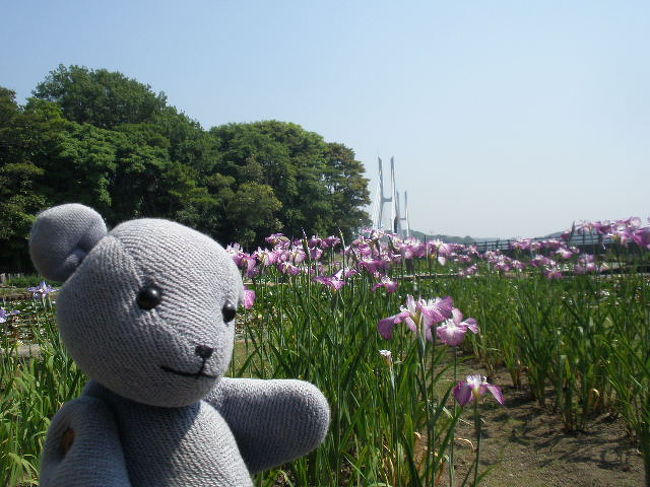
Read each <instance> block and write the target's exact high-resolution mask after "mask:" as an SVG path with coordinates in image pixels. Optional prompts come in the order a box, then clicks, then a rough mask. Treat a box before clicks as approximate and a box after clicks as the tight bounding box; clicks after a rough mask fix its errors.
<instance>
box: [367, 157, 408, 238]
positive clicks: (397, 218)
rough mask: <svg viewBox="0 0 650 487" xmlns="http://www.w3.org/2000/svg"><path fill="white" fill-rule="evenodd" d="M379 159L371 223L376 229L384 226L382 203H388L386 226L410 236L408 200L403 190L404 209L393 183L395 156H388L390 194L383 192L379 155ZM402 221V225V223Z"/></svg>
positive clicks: (395, 231) (381, 165)
mask: <svg viewBox="0 0 650 487" xmlns="http://www.w3.org/2000/svg"><path fill="white" fill-rule="evenodd" d="M377 160H378V161H379V181H378V182H377V191H376V193H375V202H374V205H373V212H372V216H373V218H372V223H373V227H374V228H376V229H383V228H384V204H386V203H390V204H391V205H390V209H391V211H390V225H389V226H388V228H389V229H390V230H391V231H392V232H394V233H397V234H399V235H402V236H404V235H405V236H407V237H408V236H410V233H411V228H410V225H409V221H408V200H407V194H406V191H405V192H404V211H403V213H402V209H401V206H400V201H399V192H398V191H397V185H396V183H395V158H394V157H391V158H390V195H387V194H386V193H385V192H384V170H383V164H382V160H381V157H378V158H377ZM402 222H404V226H403V225H402Z"/></svg>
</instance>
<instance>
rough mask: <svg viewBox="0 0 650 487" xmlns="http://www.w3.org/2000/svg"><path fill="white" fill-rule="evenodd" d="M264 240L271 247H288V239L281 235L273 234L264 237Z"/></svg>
mask: <svg viewBox="0 0 650 487" xmlns="http://www.w3.org/2000/svg"><path fill="white" fill-rule="evenodd" d="M264 240H266V242H267V243H270V244H271V245H273V246H274V247H275V246H279V247H283V248H284V247H285V246H288V245H289V238H288V237H286V236H285V235H284V234H283V233H273V234H271V235H269V236H268V237H266V238H265V239H264Z"/></svg>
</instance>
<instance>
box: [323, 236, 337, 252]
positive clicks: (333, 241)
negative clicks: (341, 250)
mask: <svg viewBox="0 0 650 487" xmlns="http://www.w3.org/2000/svg"><path fill="white" fill-rule="evenodd" d="M340 243H341V239H340V238H339V237H335V236H333V235H330V236H329V237H326V238H324V239H323V241H322V242H321V248H323V249H333V248H334V247H336V246H337V245H339V244H340Z"/></svg>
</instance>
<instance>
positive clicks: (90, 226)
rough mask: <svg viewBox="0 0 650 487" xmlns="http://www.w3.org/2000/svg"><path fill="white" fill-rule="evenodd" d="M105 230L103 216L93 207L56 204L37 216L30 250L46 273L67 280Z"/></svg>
mask: <svg viewBox="0 0 650 487" xmlns="http://www.w3.org/2000/svg"><path fill="white" fill-rule="evenodd" d="M106 234H107V230H106V224H105V223H104V220H103V218H102V217H101V215H100V214H99V213H97V212H96V211H95V210H93V209H92V208H88V207H87V206H84V205H80V204H76V203H73V204H67V205H61V206H55V207H53V208H50V209H48V210H45V211H43V212H42V213H40V214H39V215H38V216H37V217H36V221H35V222H34V224H33V225H32V232H31V236H30V238H29V253H30V255H31V257H32V262H33V263H34V266H35V267H36V270H38V272H40V273H41V274H42V275H43V276H45V277H46V278H48V279H52V280H55V281H65V280H66V279H67V278H68V277H70V276H71V275H72V273H73V272H74V271H75V270H76V269H77V267H79V264H81V261H83V259H84V258H85V257H86V255H88V252H90V250H91V249H92V248H93V247H94V246H95V245H96V244H97V242H99V241H100V240H101V239H102V238H103V237H104V236H105V235H106Z"/></svg>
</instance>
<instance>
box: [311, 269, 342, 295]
mask: <svg viewBox="0 0 650 487" xmlns="http://www.w3.org/2000/svg"><path fill="white" fill-rule="evenodd" d="M342 277H343V271H342V270H340V271H338V272H337V273H336V274H334V275H333V276H316V277H314V281H315V282H319V283H321V284H323V285H324V286H327V287H329V288H332V289H333V290H334V291H338V290H339V289H341V288H342V287H343V286H345V281H344V280H343V279H342Z"/></svg>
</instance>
